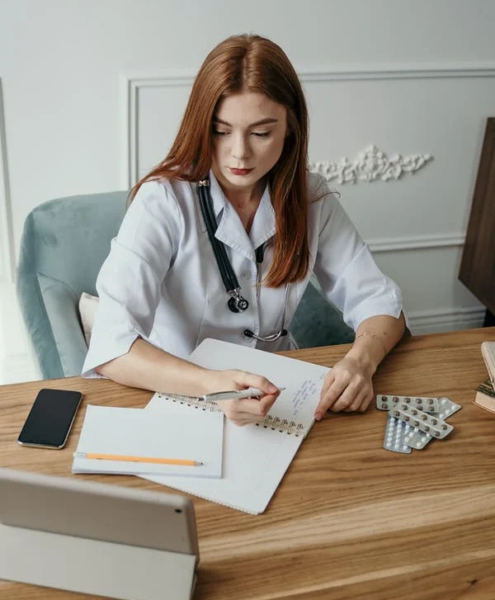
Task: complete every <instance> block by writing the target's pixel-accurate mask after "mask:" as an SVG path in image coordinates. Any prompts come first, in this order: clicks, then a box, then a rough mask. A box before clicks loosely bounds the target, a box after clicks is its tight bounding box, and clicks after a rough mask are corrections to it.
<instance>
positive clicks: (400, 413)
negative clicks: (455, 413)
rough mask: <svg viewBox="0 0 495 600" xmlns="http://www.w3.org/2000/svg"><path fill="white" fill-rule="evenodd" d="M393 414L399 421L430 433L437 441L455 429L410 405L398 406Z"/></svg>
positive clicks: (393, 410)
mask: <svg viewBox="0 0 495 600" xmlns="http://www.w3.org/2000/svg"><path fill="white" fill-rule="evenodd" d="M391 414H392V416H394V417H396V418H397V419H400V420H401V421H406V423H408V424H410V425H412V426H413V427H417V428H418V429H419V430H420V431H422V432H423V433H428V434H429V435H431V436H433V437H435V438H437V439H443V438H444V437H447V436H448V435H449V433H450V432H451V431H452V430H453V429H454V428H453V427H452V425H449V424H448V423H446V422H445V421H444V420H443V419H439V418H438V417H436V416H433V415H431V414H428V413H425V412H423V411H422V410H419V408H414V406H411V405H409V404H400V405H398V406H397V407H396V408H393V409H392V410H391Z"/></svg>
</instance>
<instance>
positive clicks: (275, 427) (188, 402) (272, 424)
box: [158, 393, 305, 437]
mask: <svg viewBox="0 0 495 600" xmlns="http://www.w3.org/2000/svg"><path fill="white" fill-rule="evenodd" d="M158 397H159V398H165V399H166V400H170V401H171V402H175V403H177V404H183V405H185V406H190V407H192V408H196V409H199V410H203V411H209V412H221V409H220V407H219V406H218V404H216V402H207V401H205V400H200V399H199V398H195V397H193V396H181V395H179V394H165V393H159V394H158ZM255 425H256V426H257V427H263V428H264V429H271V430H272V431H278V432H279V433H286V434H287V435H293V436H294V437H299V436H301V435H302V436H303V437H304V435H305V431H304V425H303V424H302V423H296V422H295V421H287V419H280V418H279V417H273V416H272V415H266V417H265V418H264V419H262V420H261V421H258V422H257V423H255Z"/></svg>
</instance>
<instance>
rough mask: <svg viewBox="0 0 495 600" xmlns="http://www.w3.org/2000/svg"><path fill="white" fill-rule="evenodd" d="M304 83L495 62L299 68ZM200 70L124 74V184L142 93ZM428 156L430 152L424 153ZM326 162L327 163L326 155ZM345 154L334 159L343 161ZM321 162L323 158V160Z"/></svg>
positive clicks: (184, 80) (186, 83) (476, 67)
mask: <svg viewBox="0 0 495 600" xmlns="http://www.w3.org/2000/svg"><path fill="white" fill-rule="evenodd" d="M298 74H299V77H300V79H301V81H302V83H303V85H304V83H310V82H325V81H326V82H328V81H367V80H377V81H378V80H387V79H446V78H449V79H453V78H485V77H488V78H491V77H495V63H493V62H461V61H459V62H448V63H447V62H446V63H405V64H390V63H388V64H366V65H360V64H353V65H336V66H335V67H329V68H327V69H310V68H302V69H298ZM195 76H196V72H193V71H190V70H181V71H167V72H164V71H146V72H142V73H132V74H127V75H123V76H122V85H121V87H122V97H123V100H122V106H123V107H124V111H123V130H124V132H123V139H124V150H125V156H124V159H123V165H124V176H123V185H124V186H125V187H132V186H133V185H134V183H136V181H138V179H139V153H138V147H137V146H138V144H137V141H138V134H139V118H138V111H139V94H140V91H141V90H143V89H146V88H150V87H151V88H153V87H186V88H190V87H191V86H192V84H193V81H194V78H195ZM420 156H423V157H426V156H428V157H429V155H427V154H426V155H420ZM321 158H322V161H323V162H322V164H325V163H324V161H325V158H324V157H321ZM343 160H345V157H342V158H340V159H337V160H333V161H332V163H335V162H336V163H339V162H340V161H343ZM319 162H320V161H319Z"/></svg>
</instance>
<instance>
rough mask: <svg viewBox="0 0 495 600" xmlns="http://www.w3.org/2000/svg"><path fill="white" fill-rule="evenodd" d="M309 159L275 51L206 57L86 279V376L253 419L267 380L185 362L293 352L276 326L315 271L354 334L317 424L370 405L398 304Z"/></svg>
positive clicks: (272, 394)
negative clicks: (249, 391) (92, 278)
mask: <svg viewBox="0 0 495 600" xmlns="http://www.w3.org/2000/svg"><path fill="white" fill-rule="evenodd" d="M307 147H308V115H307V108H306V103H305V100H304V95H303V92H302V89H301V85H300V82H299V80H298V77H297V75H296V72H295V71H294V68H293V67H292V65H291V63H290V61H289V60H288V58H287V56H286V55H285V54H284V52H283V51H282V49H281V48H280V47H279V46H277V45H276V44H275V43H273V42H271V41H270V40H267V39H265V38H262V37H259V36H255V35H240V36H234V37H231V38H228V39H227V40H225V41H223V42H222V43H220V44H219V45H218V46H217V47H215V48H214V49H213V50H212V51H211V52H210V54H209V55H208V56H207V58H206V60H205V61H204V63H203V65H202V67H201V69H200V71H199V74H198V76H197V77H196V80H195V82H194V86H193V89H192V92H191V96H190V98H189V102H188V105H187V108H186V112H185V115H184V118H183V121H182V124H181V127H180V130H179V132H178V134H177V138H176V140H175V142H174V143H173V145H172V148H171V150H170V152H169V153H168V155H167V157H166V158H165V160H164V161H163V162H162V163H160V164H159V165H158V166H157V167H156V168H155V169H153V170H152V171H151V172H150V173H149V174H148V175H146V176H145V177H144V178H143V179H142V180H141V181H140V182H139V183H138V184H137V185H136V186H135V187H134V189H133V191H132V195H131V198H132V202H131V204H130V207H129V209H128V211H127V213H126V216H125V218H124V221H123V223H122V226H121V228H120V231H119V233H118V235H117V237H116V238H115V239H114V240H113V241H112V246H111V251H110V254H109V256H108V258H107V260H106V262H105V263H104V265H103V267H102V269H101V272H100V274H99V276H98V281H97V290H98V293H99V297H100V305H99V308H98V311H97V315H96V320H95V325H94V329H93V332H92V337H91V343H90V348H89V351H88V355H87V357H86V361H85V364H84V368H83V374H84V375H85V376H88V377H95V376H99V375H103V376H105V377H108V378H110V379H113V380H115V381H117V382H119V383H122V384H124V385H128V386H134V387H139V388H145V389H150V390H166V391H167V392H170V393H179V394H186V395H191V396H198V395H203V394H206V393H210V392H216V391H219V390H231V389H243V388H247V387H255V388H259V389H260V390H261V391H262V392H263V396H261V397H260V398H258V399H251V398H248V399H243V400H235V401H225V402H222V403H220V404H221V408H222V409H223V410H224V412H225V414H226V415H227V416H228V417H229V418H230V419H231V420H232V421H234V422H235V423H237V424H245V423H250V422H254V421H257V420H259V419H260V417H261V416H264V414H266V412H267V411H268V410H269V409H270V407H271V406H272V404H273V402H274V401H275V400H276V398H277V396H278V394H279V391H278V389H277V388H276V387H275V386H274V385H273V383H272V382H270V381H268V380H267V379H266V378H264V377H261V376H258V375H256V374H252V373H248V372H243V371H234V370H230V371H213V370H206V369H202V368H200V367H198V366H196V365H193V364H191V363H190V362H188V361H187V356H188V355H189V354H190V353H191V352H192V351H193V350H194V348H195V347H196V346H197V345H198V344H199V343H200V342H201V341H202V340H203V339H205V338H207V337H214V338H217V339H221V340H225V341H228V342H233V343H237V344H243V345H246V346H250V347H256V348H261V349H263V350H270V351H277V350H285V349H289V348H291V347H294V345H293V344H291V340H290V335H287V333H286V329H288V327H289V325H290V322H291V319H292V317H293V315H294V313H295V311H296V308H297V305H298V302H299V301H300V299H301V297H302V295H303V292H304V290H305V287H306V285H307V284H308V280H309V277H310V275H311V274H313V273H314V274H315V275H316V277H317V279H318V281H319V283H320V285H321V288H322V290H323V292H324V293H325V294H326V296H327V297H328V299H329V300H331V301H332V302H333V303H334V304H335V305H336V306H337V307H339V308H340V309H341V310H342V311H343V315H344V319H345V321H346V322H347V323H348V324H350V325H351V326H352V327H353V328H354V330H355V331H356V340H355V342H354V344H353V346H352V348H351V349H350V350H349V352H348V353H347V355H346V356H345V358H344V359H343V360H341V361H340V362H339V363H337V364H336V365H335V366H334V367H333V369H332V370H331V371H330V372H329V374H328V375H327V377H326V379H325V382H324V385H323V388H322V392H321V399H320V403H319V405H318V407H317V409H316V413H315V417H316V419H320V418H321V417H322V415H323V414H324V412H325V411H326V410H328V409H331V410H334V411H339V410H361V411H362V410H365V409H366V408H367V406H368V405H369V403H370V401H371V399H372V397H373V387H372V376H373V373H374V372H375V370H376V368H377V366H378V364H379V363H380V361H381V360H382V359H383V358H384V356H385V355H386V354H387V352H388V351H389V350H390V349H391V348H392V347H393V346H394V345H395V344H396V343H397V341H398V340H399V339H400V338H401V337H402V334H403V332H404V317H403V315H402V312H401V311H402V300H401V293H400V290H399V289H398V287H397V286H396V285H395V283H394V282H393V281H391V280H390V279H389V278H388V277H386V276H385V275H383V274H382V273H381V271H380V270H379V269H378V267H377V266H376V264H375V263H374V261H373V258H372V256H371V254H370V251H369V249H368V247H367V246H366V245H365V244H364V242H363V241H362V239H361V238H360V236H359V234H358V233H357V232H356V230H355V228H354V226H353V225H352V223H351V222H350V220H349V218H348V217H347V215H346V213H345V212H344V210H343V209H342V207H341V205H340V204H339V202H338V200H337V199H336V198H335V195H334V194H332V193H331V192H330V191H329V189H328V187H327V185H326V183H325V181H324V180H323V178H321V177H320V176H318V175H315V174H310V173H309V172H308V170H307V164H308V156H307ZM260 282H261V284H260Z"/></svg>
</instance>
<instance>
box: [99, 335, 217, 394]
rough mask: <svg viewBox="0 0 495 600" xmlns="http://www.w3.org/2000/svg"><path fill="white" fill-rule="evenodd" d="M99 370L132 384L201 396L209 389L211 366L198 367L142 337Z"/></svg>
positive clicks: (148, 388)
mask: <svg viewBox="0 0 495 600" xmlns="http://www.w3.org/2000/svg"><path fill="white" fill-rule="evenodd" d="M97 371H98V372H99V373H101V374H102V375H104V376H105V377H108V378H109V379H112V380H113V381H116V382H117V383H120V384H122V385H126V386H129V387H136V388H142V389H146V390H152V391H161V392H169V393H171V394H185V395H190V396H199V395H202V394H205V393H207V392H208V391H209V387H208V383H207V379H208V376H209V374H210V373H211V372H210V371H209V370H208V369H204V368H202V367H198V366H197V365H194V364H193V363H190V362H188V361H187V360H183V359H181V358H178V357H177V356H174V355H173V354H169V353H168V352H165V351H164V350H160V349H159V348H157V347H156V346H153V345H152V344H150V343H148V342H145V341H144V340H143V339H141V338H138V339H137V340H136V341H135V342H134V343H133V345H132V346H131V349H130V350H129V352H128V353H127V354H123V355H122V356H119V357H118V358H115V359H113V360H111V361H109V362H107V363H105V364H104V365H101V366H100V367H98V369H97Z"/></svg>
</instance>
